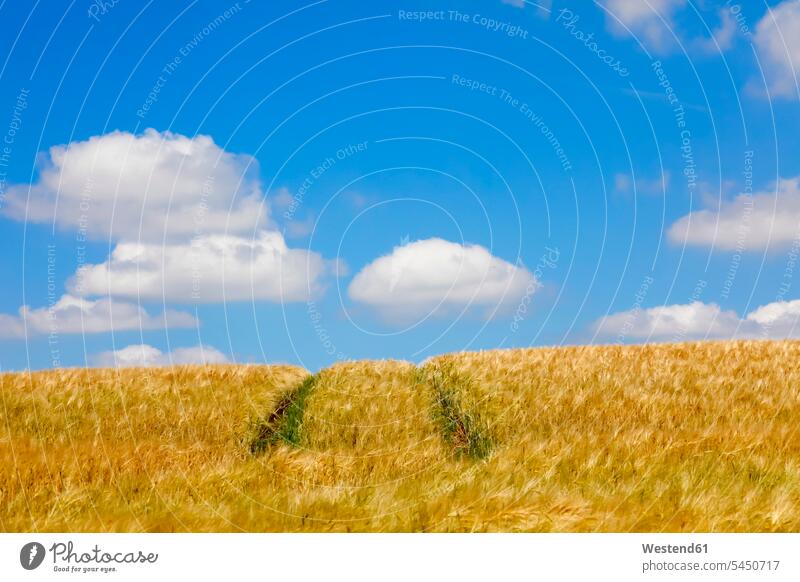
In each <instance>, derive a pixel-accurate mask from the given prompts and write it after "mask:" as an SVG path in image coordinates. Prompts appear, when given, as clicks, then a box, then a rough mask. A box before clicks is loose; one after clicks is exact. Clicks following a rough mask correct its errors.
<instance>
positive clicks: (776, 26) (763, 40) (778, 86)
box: [754, 0, 800, 98]
mask: <svg viewBox="0 0 800 582" xmlns="http://www.w3.org/2000/svg"><path fill="white" fill-rule="evenodd" d="M754 41H755V44H756V47H757V49H758V56H759V60H760V63H761V66H762V68H763V70H764V76H765V77H766V81H767V85H768V87H769V90H770V93H771V94H772V95H774V96H778V97H794V98H797V95H798V68H799V67H800V2H797V1H796V0H784V2H782V3H780V4H778V5H777V6H775V7H773V8H768V9H767V12H766V14H764V16H763V17H762V18H761V20H759V21H758V24H757V25H756V32H755V37H754ZM759 83H760V81H759Z"/></svg>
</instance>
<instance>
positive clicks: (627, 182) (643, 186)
mask: <svg viewBox="0 0 800 582" xmlns="http://www.w3.org/2000/svg"><path fill="white" fill-rule="evenodd" d="M671 179H672V175H671V174H670V172H669V171H664V173H663V174H662V175H661V177H660V178H652V179H650V178H641V177H639V178H636V182H634V181H633V178H632V177H631V176H630V175H628V174H622V173H620V174H615V175H614V190H615V191H616V192H617V193H618V194H625V195H628V194H647V195H649V196H664V195H666V191H667V190H668V189H669V185H670V181H671Z"/></svg>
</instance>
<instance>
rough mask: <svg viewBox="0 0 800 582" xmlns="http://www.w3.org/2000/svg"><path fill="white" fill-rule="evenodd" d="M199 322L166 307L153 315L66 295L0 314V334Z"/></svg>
mask: <svg viewBox="0 0 800 582" xmlns="http://www.w3.org/2000/svg"><path fill="white" fill-rule="evenodd" d="M196 325H197V321H196V320H195V318H194V317H193V316H192V315H191V314H189V313H185V312H182V311H174V310H166V311H165V312H163V313H162V314H160V315H150V314H149V313H147V311H146V310H145V309H144V308H143V307H142V306H140V305H136V304H133V303H126V302H122V301H112V300H110V299H99V300H97V301H91V300H88V299H83V298H80V297H74V296H72V295H64V296H62V297H61V298H60V299H59V300H58V301H57V302H55V303H54V304H53V305H52V306H51V307H49V308H48V307H41V308H36V309H32V308H30V307H28V306H27V305H23V306H22V307H20V309H19V314H18V315H7V314H0V337H2V338H24V337H25V329H26V326H27V333H28V335H46V334H50V333H56V334H60V333H63V334H73V333H102V332H109V331H125V330H147V329H164V328H168V327H170V328H172V327H195V326H196Z"/></svg>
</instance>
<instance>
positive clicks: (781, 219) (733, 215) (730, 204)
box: [668, 177, 800, 251]
mask: <svg viewBox="0 0 800 582" xmlns="http://www.w3.org/2000/svg"><path fill="white" fill-rule="evenodd" d="M668 237H669V240H670V241H671V242H673V243H675V244H684V243H686V244H689V245H694V246H706V247H711V246H713V247H716V248H719V249H723V250H741V251H763V250H766V249H778V248H782V247H788V246H790V245H792V244H795V241H797V240H798V237H800V177H798V178H793V179H787V180H781V181H780V182H779V183H778V184H777V185H776V186H774V188H773V190H772V191H770V192H759V193H757V194H753V195H752V196H751V195H748V194H740V195H739V196H737V197H736V198H734V199H733V200H731V201H727V202H723V203H722V205H721V208H719V209H718V210H716V209H715V210H709V209H706V210H698V211H695V212H692V213H690V214H688V215H686V216H684V217H682V218H680V219H679V220H678V221H676V222H675V223H674V224H673V225H672V226H671V227H670V229H669V232H668Z"/></svg>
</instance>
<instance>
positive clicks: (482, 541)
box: [0, 534, 800, 582]
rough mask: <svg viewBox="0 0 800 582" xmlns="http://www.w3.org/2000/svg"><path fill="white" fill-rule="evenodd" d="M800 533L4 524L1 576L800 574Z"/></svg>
mask: <svg viewBox="0 0 800 582" xmlns="http://www.w3.org/2000/svg"><path fill="white" fill-rule="evenodd" d="M798 554H800V534H439V535H435V534H428V535H412V534H2V535H0V580H66V579H70V580H88V579H92V580H114V581H122V580H137V581H138V580H148V581H155V580H183V579H190V578H185V577H186V576H194V577H197V578H198V579H201V580H205V579H227V580H230V581H232V582H233V581H238V580H244V579H245V578H243V577H244V576H247V577H248V578H247V579H248V580H249V579H255V580H291V581H293V582H294V581H303V580H347V581H348V582H350V581H360V580H364V581H369V582H375V581H387V580H403V581H406V580H458V581H459V582H464V581H469V580H481V581H484V580H485V581H489V580H506V579H513V580H548V581H550V580H614V581H625V580H708V581H713V580H721V581H722V580H724V581H725V582H727V581H742V582H745V581H749V580H770V581H775V582H778V581H784V580H787V581H788V580H791V581H797V580H800V555H798Z"/></svg>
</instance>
